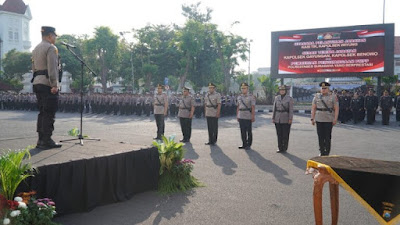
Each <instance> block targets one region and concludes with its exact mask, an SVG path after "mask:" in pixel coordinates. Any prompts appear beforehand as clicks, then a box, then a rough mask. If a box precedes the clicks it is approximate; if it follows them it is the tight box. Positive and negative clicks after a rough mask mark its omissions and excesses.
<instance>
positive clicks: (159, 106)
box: [154, 93, 168, 139]
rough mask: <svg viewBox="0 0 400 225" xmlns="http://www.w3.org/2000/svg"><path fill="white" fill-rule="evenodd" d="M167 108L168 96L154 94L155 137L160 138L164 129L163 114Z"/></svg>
mask: <svg viewBox="0 0 400 225" xmlns="http://www.w3.org/2000/svg"><path fill="white" fill-rule="evenodd" d="M166 108H168V97H167V95H166V94H164V93H162V94H156V96H155V97H154V118H155V120H156V125H157V137H156V139H161V136H162V135H164V131H165V122H164V115H165V110H167V109H166Z"/></svg>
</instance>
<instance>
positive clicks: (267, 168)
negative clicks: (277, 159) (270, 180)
mask: <svg viewBox="0 0 400 225" xmlns="http://www.w3.org/2000/svg"><path fill="white" fill-rule="evenodd" d="M246 153H247V155H248V156H249V159H250V160H251V161H252V162H253V163H254V164H256V165H257V166H258V168H260V169H261V170H262V171H264V172H267V173H271V174H273V175H274V176H275V178H276V179H277V180H278V181H279V182H280V183H282V184H285V185H290V184H291V183H292V180H291V179H289V178H286V177H285V176H286V175H288V172H287V171H286V170H284V169H282V168H280V167H279V166H278V165H276V164H274V163H273V162H271V161H269V160H268V159H266V158H264V157H263V156H262V155H260V153H258V152H256V151H254V150H247V151H246Z"/></svg>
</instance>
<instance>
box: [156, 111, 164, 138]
mask: <svg viewBox="0 0 400 225" xmlns="http://www.w3.org/2000/svg"><path fill="white" fill-rule="evenodd" d="M154 118H155V119H156V125H157V138H161V136H162V135H164V129H165V122H164V114H154Z"/></svg>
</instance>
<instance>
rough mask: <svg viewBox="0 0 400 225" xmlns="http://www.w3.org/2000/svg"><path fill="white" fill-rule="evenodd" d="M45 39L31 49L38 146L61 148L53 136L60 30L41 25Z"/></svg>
mask: <svg viewBox="0 0 400 225" xmlns="http://www.w3.org/2000/svg"><path fill="white" fill-rule="evenodd" d="M41 32H42V42H40V43H39V44H38V45H37V46H36V47H35V49H34V50H33V51H32V72H33V78H32V83H33V91H34V92H35V94H36V98H37V103H38V109H39V115H38V119H37V128H36V131H37V132H38V134H39V140H38V142H37V146H36V148H39V149H51V148H60V147H61V145H60V144H57V143H55V142H54V141H53V139H51V136H52V134H53V131H54V121H55V120H54V119H55V115H56V111H57V109H58V87H59V83H58V78H59V77H58V75H59V69H60V67H59V58H58V50H57V47H56V46H55V45H54V44H55V43H56V39H57V34H56V29H55V28H54V27H42V31H41Z"/></svg>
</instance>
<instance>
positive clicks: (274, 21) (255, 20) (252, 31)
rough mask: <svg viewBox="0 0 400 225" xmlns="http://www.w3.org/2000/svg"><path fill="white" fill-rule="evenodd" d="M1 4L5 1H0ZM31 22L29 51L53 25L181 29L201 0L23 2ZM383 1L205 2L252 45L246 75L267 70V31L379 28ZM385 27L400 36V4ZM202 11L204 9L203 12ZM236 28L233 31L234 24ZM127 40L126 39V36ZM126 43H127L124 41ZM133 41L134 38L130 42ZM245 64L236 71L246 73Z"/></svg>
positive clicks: (217, 19) (395, 1) (72, 30)
mask: <svg viewBox="0 0 400 225" xmlns="http://www.w3.org/2000/svg"><path fill="white" fill-rule="evenodd" d="M2 2H3V1H2ZM24 2H25V3H26V4H28V5H29V7H30V9H31V12H32V17H33V19H32V20H31V23H30V33H31V41H32V46H33V47H34V46H36V45H37V44H38V43H39V42H40V40H41V37H40V27H41V26H54V27H56V30H57V32H58V34H59V35H60V34H76V35H81V34H88V35H90V36H92V35H93V31H94V28H96V27H99V26H109V27H110V28H111V29H112V31H113V32H114V33H115V34H118V33H119V32H121V31H129V30H131V29H132V28H135V29H139V28H142V27H144V26H146V25H148V24H164V25H169V24H178V25H184V23H185V17H184V16H183V15H182V8H181V6H182V5H183V4H186V5H189V4H195V3H197V2H199V0H140V1H138V0H131V1H128V0H112V1H99V0H96V1H94V0H68V1H67V0H56V1H55V0H24ZM383 2H384V0H334V1H333V0H331V1H327V0H271V1H267V0H246V1H238V0H230V1H227V0H224V1H223V0H203V1H201V7H202V8H203V9H205V8H206V7H208V8H211V9H212V10H213V13H212V14H211V15H212V20H211V22H212V23H215V24H217V25H218V27H219V29H220V30H222V31H224V32H227V33H228V32H232V33H234V34H237V35H240V36H242V37H244V38H247V39H248V40H250V39H251V40H253V42H252V43H251V51H250V52H251V58H250V59H251V60H250V68H251V69H250V70H251V71H256V70H257V69H258V68H261V67H269V66H270V61H271V59H270V55H271V52H270V50H271V39H270V37H271V32H272V31H284V30H298V29H312V28H323V27H338V26H352V25H364V24H381V23H383ZM385 5H386V7H385V8H386V10H385V23H395V35H396V36H400V14H399V9H400V1H399V0H386V2H385ZM204 11H205V10H204ZM235 21H239V22H240V23H239V24H236V25H234V26H232V23H234V22H235ZM126 36H127V37H128V35H126ZM128 40H129V38H128ZM131 40H133V39H131ZM248 65H249V62H248V61H247V62H241V63H240V66H239V68H240V69H243V70H245V71H246V72H247V70H248Z"/></svg>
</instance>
